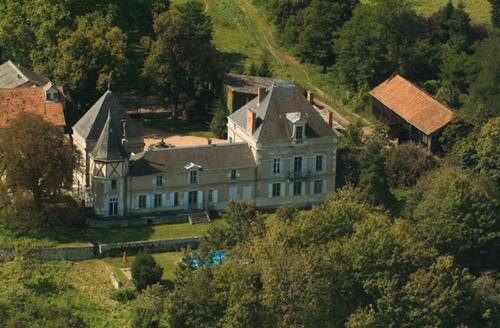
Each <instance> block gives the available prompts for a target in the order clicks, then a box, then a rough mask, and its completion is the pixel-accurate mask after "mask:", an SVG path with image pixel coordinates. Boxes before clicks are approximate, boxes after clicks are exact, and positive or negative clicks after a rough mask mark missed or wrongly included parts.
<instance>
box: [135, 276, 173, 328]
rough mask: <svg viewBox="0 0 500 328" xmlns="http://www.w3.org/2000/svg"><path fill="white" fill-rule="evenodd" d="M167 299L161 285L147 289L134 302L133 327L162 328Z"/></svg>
mask: <svg viewBox="0 0 500 328" xmlns="http://www.w3.org/2000/svg"><path fill="white" fill-rule="evenodd" d="M165 297H166V295H165V291H164V290H163V288H162V287H161V286H160V285H158V284H156V285H151V286H149V287H147V288H146V289H145V290H144V291H143V292H142V293H141V294H140V295H139V297H138V298H137V300H136V301H135V302H134V306H133V308H132V327H133V328H156V327H160V321H161V317H162V314H163V311H164V302H165Z"/></svg>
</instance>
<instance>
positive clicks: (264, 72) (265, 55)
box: [256, 50, 273, 77]
mask: <svg viewBox="0 0 500 328" xmlns="http://www.w3.org/2000/svg"><path fill="white" fill-rule="evenodd" d="M256 75H257V76H262V77H271V76H272V75H273V72H272V69H271V54H270V53H269V51H267V50H265V51H263V52H262V54H261V56H260V65H259V68H258V70H257V74H256Z"/></svg>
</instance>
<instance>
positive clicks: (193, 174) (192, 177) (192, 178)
mask: <svg viewBox="0 0 500 328" xmlns="http://www.w3.org/2000/svg"><path fill="white" fill-rule="evenodd" d="M197 182H198V171H190V172H189V183H197Z"/></svg>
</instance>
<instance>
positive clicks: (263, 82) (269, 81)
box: [224, 74, 277, 95]
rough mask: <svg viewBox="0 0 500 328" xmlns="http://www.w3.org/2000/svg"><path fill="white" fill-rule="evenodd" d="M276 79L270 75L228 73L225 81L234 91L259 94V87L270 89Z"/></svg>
mask: <svg viewBox="0 0 500 328" xmlns="http://www.w3.org/2000/svg"><path fill="white" fill-rule="evenodd" d="M275 81H277V80H275V79H273V78H269V77H260V76H251V75H242V74H226V79H225V82H224V83H225V84H226V86H227V87H228V88H229V89H231V90H233V91H236V92H241V93H248V94H254V95H257V92H258V89H259V88H266V89H268V88H270V87H271V86H272V85H273V83H274V82H275Z"/></svg>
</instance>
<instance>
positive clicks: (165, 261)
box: [102, 252, 184, 283]
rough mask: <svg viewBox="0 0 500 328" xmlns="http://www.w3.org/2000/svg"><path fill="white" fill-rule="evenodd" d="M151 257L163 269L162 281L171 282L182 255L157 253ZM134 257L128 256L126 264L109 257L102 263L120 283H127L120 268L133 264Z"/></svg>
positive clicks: (177, 253) (179, 253) (178, 253)
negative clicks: (107, 266)
mask: <svg viewBox="0 0 500 328" xmlns="http://www.w3.org/2000/svg"><path fill="white" fill-rule="evenodd" d="M152 255H153V257H154V258H155V260H156V262H158V264H159V265H160V266H162V267H163V277H162V278H163V279H165V280H173V279H174V274H175V268H176V263H177V262H179V260H180V259H181V258H182V257H183V256H184V253H182V252H170V253H159V254H152ZM134 260H135V256H129V257H128V259H127V264H125V265H124V264H123V263H122V259H121V258H120V257H109V258H105V259H103V260H102V261H104V262H105V263H106V264H108V265H109V266H110V267H111V268H112V269H113V272H115V274H116V277H117V278H118V279H120V280H121V281H122V282H125V283H126V282H127V280H128V279H127V278H126V277H125V275H124V274H123V273H122V272H121V271H120V269H121V268H123V267H131V266H132V263H134Z"/></svg>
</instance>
